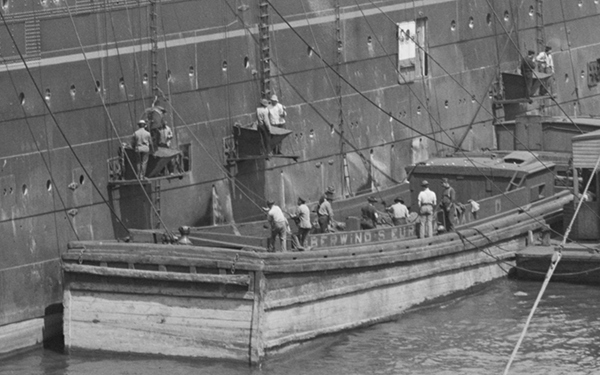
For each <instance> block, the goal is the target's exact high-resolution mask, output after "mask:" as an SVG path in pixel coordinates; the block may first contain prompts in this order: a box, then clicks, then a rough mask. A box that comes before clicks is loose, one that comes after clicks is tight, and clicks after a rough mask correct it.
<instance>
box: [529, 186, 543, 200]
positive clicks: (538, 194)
mask: <svg viewBox="0 0 600 375" xmlns="http://www.w3.org/2000/svg"><path fill="white" fill-rule="evenodd" d="M545 189H546V184H539V185H535V186H532V187H531V189H530V190H529V198H530V202H535V201H537V200H540V199H544V198H545V195H544V190H545Z"/></svg>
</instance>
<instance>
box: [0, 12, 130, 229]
mask: <svg viewBox="0 0 600 375" xmlns="http://www.w3.org/2000/svg"><path fill="white" fill-rule="evenodd" d="M0 17H1V18H2V22H3V23H4V25H5V26H6V30H7V32H8V35H9V36H10V38H11V41H12V42H13V46H14V48H15V50H16V51H17V53H18V55H19V58H20V59H21V61H22V62H23V66H24V67H25V70H26V71H27V75H28V76H29V78H30V79H31V82H32V83H33V86H34V87H35V89H36V91H37V93H38V95H39V96H40V98H41V99H42V102H43V103H44V106H45V107H46V109H47V110H48V113H49V114H50V116H51V117H52V120H53V121H54V124H55V125H56V128H57V129H58V131H59V133H60V135H61V136H62V137H63V139H64V140H65V143H66V144H67V147H68V148H69V150H71V153H72V154H73V156H74V157H75V160H77V163H79V165H80V166H81V168H82V170H83V172H84V173H85V175H86V176H87V178H88V179H89V180H90V182H91V184H92V186H93V187H94V189H95V190H96V192H97V193H98V194H99V195H100V197H101V198H102V201H103V202H104V203H105V204H106V205H107V207H108V208H109V210H110V211H111V212H112V213H113V215H114V216H115V217H116V219H117V221H118V222H119V223H120V224H121V225H122V226H123V228H125V230H128V229H127V227H126V226H125V224H124V223H123V222H122V221H121V219H120V218H119V217H118V216H117V214H116V212H115V211H114V209H113V208H112V206H111V205H110V204H109V203H108V201H107V200H106V198H104V195H103V194H102V192H101V190H100V188H99V187H98V185H96V183H95V182H94V180H93V179H92V178H91V175H90V173H89V172H88V170H87V168H86V167H85V166H84V164H83V162H82V161H81V159H80V158H79V156H78V155H77V153H76V152H75V150H74V149H73V145H71V143H70V142H69V139H68V138H67V135H66V134H65V132H64V131H63V129H62V127H61V126H60V124H59V122H58V119H57V118H56V116H55V115H54V112H53V111H52V109H51V108H50V105H49V104H48V102H47V101H46V100H45V98H44V95H43V93H42V91H41V89H40V87H39V86H38V84H37V82H36V81H35V79H34V77H33V73H32V72H31V70H30V69H29V64H27V61H26V60H25V57H24V56H23V54H22V53H21V50H20V48H19V46H18V44H17V42H16V40H15V37H14V35H13V33H12V30H10V28H9V27H8V24H7V22H6V18H5V17H4V12H0Z"/></svg>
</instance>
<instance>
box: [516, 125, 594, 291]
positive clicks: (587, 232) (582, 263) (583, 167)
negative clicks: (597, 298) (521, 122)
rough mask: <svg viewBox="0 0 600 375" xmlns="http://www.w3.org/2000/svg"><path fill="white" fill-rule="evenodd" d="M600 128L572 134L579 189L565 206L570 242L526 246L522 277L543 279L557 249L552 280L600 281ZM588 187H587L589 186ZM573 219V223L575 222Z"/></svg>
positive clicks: (519, 269)
mask: <svg viewBox="0 0 600 375" xmlns="http://www.w3.org/2000/svg"><path fill="white" fill-rule="evenodd" d="M599 147H600V131H593V132H590V133H586V134H582V135H578V136H575V137H573V138H572V148H573V159H572V164H571V168H572V173H571V174H572V176H573V178H572V181H573V191H574V192H577V194H575V197H574V199H573V201H572V202H571V203H569V204H567V205H566V206H565V207H564V217H563V227H564V228H567V227H569V228H570V229H571V230H570V232H569V233H568V240H569V241H570V242H569V243H566V244H565V245H564V246H563V247H562V248H561V247H560V246H554V247H551V246H543V247H538V246H536V247H532V248H528V249H525V250H523V251H521V252H519V253H517V255H516V264H517V271H516V275H517V277H519V278H522V279H528V280H543V279H544V278H545V277H546V273H547V271H548V269H549V267H550V264H551V262H552V257H553V256H555V252H557V251H560V252H561V255H562V256H561V258H560V262H558V264H557V265H556V269H555V270H554V273H553V275H552V278H551V280H552V281H562V282H572V283H583V284H598V283H599V282H600V245H599V244H598V241H599V240H600V215H599V213H600V203H599V201H598V197H599V194H600V184H599V181H600V179H599V178H598V170H597V168H598V165H597V161H598V158H599V157H600V151H599V150H600V148H599ZM586 187H587V189H586ZM571 223H572V225H571Z"/></svg>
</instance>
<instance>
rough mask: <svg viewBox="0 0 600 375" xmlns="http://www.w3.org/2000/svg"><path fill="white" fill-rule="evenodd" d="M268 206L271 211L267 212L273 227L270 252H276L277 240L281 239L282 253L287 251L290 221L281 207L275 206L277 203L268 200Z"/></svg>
mask: <svg viewBox="0 0 600 375" xmlns="http://www.w3.org/2000/svg"><path fill="white" fill-rule="evenodd" d="M267 206H268V207H269V211H268V212H267V220H268V221H269V224H270V225H271V238H270V239H269V244H268V247H269V249H268V250H269V251H270V252H274V251H275V239H276V238H277V237H279V239H280V241H281V251H286V233H287V230H288V227H289V225H288V221H287V219H286V218H285V216H284V215H283V211H282V210H281V208H279V206H277V205H276V204H275V201H273V200H270V199H269V200H268V201H267Z"/></svg>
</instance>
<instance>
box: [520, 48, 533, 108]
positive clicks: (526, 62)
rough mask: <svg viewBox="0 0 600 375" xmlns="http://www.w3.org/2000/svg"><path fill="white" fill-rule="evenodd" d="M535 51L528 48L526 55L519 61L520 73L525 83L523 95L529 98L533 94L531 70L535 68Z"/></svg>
mask: <svg viewBox="0 0 600 375" xmlns="http://www.w3.org/2000/svg"><path fill="white" fill-rule="evenodd" d="M534 56H535V52H533V51H532V50H529V51H528V52H527V56H525V57H523V60H522V61H521V74H522V75H523V80H524V84H525V97H526V98H527V99H529V98H530V97H531V96H533V92H531V91H532V89H533V71H534V70H535V60H534Z"/></svg>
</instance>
